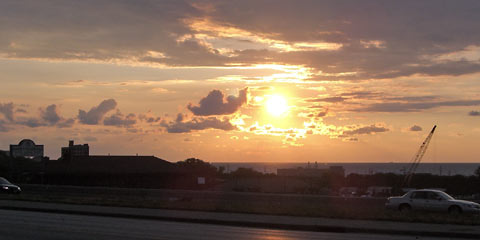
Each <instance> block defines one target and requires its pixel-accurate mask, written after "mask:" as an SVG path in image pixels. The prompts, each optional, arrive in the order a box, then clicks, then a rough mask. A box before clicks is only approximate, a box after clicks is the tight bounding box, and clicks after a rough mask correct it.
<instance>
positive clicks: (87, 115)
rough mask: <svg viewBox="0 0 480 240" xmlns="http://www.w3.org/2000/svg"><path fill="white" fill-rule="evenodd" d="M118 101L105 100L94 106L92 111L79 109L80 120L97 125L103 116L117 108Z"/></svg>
mask: <svg viewBox="0 0 480 240" xmlns="http://www.w3.org/2000/svg"><path fill="white" fill-rule="evenodd" d="M116 106H117V102H116V101H115V100H114V99H108V100H103V101H102V102H101V103H100V104H99V105H98V106H96V107H92V108H91V109H90V111H88V112H85V111H84V110H78V120H79V121H80V122H81V123H83V124H88V125H96V124H98V123H99V122H100V120H102V118H103V116H104V115H105V114H106V113H107V112H109V111H111V110H113V109H115V107H116Z"/></svg>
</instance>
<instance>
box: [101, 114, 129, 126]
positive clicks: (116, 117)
mask: <svg viewBox="0 0 480 240" xmlns="http://www.w3.org/2000/svg"><path fill="white" fill-rule="evenodd" d="M135 123H137V117H136V116H135V114H133V113H130V114H128V115H126V116H125V115H123V114H122V113H121V112H120V110H117V112H116V113H114V114H112V115H110V116H109V117H106V118H105V119H104V120H103V124H104V125H106V126H118V127H130V126H132V125H134V124H135Z"/></svg>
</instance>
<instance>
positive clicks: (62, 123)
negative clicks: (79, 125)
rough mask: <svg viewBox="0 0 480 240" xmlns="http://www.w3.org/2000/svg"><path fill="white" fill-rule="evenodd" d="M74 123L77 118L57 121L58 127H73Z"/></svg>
mask: <svg viewBox="0 0 480 240" xmlns="http://www.w3.org/2000/svg"><path fill="white" fill-rule="evenodd" d="M73 124H75V119H73V118H69V119H62V120H61V121H60V122H58V123H57V127H58V128H69V127H72V126H73Z"/></svg>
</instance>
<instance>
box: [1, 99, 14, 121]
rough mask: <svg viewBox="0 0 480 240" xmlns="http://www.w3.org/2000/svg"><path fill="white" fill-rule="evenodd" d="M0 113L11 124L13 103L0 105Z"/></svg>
mask: <svg viewBox="0 0 480 240" xmlns="http://www.w3.org/2000/svg"><path fill="white" fill-rule="evenodd" d="M0 113H1V114H3V116H5V118H6V119H7V120H8V121H10V122H13V103H11V102H10V103H4V104H2V103H0Z"/></svg>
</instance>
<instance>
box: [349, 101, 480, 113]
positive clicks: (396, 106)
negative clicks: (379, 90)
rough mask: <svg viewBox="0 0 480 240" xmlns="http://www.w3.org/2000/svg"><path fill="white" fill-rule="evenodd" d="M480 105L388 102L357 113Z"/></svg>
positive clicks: (471, 102)
mask: <svg viewBox="0 0 480 240" xmlns="http://www.w3.org/2000/svg"><path fill="white" fill-rule="evenodd" d="M477 105H480V100H456V101H438V102H414V103H403V102H387V103H375V104H371V105H368V106H366V107H362V108H357V109H354V110H353V111H356V112H418V111H421V110H426V109H431V108H436V107H466V106H477Z"/></svg>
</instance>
